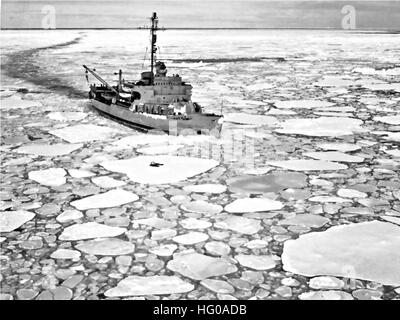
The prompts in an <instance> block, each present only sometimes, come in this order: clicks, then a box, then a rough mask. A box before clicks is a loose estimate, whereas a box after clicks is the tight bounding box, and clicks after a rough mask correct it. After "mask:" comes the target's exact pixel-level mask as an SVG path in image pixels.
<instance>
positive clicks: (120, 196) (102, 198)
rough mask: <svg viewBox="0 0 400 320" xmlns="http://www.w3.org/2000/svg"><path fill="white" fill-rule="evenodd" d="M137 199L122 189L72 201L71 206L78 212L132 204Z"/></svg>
mask: <svg viewBox="0 0 400 320" xmlns="http://www.w3.org/2000/svg"><path fill="white" fill-rule="evenodd" d="M138 199H139V197H138V196H137V195H136V194H134V193H132V192H129V191H126V190H122V189H116V190H110V191H107V192H105V193H101V194H96V195H94V196H89V197H87V198H83V199H80V200H76V201H73V202H71V205H72V206H74V207H75V208H77V209H78V210H87V209H94V208H112V207H117V206H120V205H123V204H126V203H130V202H134V201H136V200H138Z"/></svg>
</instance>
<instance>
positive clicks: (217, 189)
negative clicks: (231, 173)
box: [183, 183, 226, 193]
mask: <svg viewBox="0 0 400 320" xmlns="http://www.w3.org/2000/svg"><path fill="white" fill-rule="evenodd" d="M183 190H185V191H187V192H196V193H223V192H225V191H226V186H224V185H222V184H216V183H205V184H196V185H190V186H186V187H184V188H183Z"/></svg>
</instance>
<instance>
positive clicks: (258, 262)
mask: <svg viewBox="0 0 400 320" xmlns="http://www.w3.org/2000/svg"><path fill="white" fill-rule="evenodd" d="M235 259H236V260H237V261H238V262H239V263H240V264H241V265H242V266H244V267H247V268H251V269H255V270H268V269H272V268H274V267H275V265H276V263H275V261H274V260H273V259H272V258H271V257H270V256H265V255H252V254H239V255H237V256H235Z"/></svg>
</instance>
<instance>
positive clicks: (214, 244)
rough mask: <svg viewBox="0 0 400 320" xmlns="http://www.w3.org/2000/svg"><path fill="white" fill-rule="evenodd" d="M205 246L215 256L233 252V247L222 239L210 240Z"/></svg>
mask: <svg viewBox="0 0 400 320" xmlns="http://www.w3.org/2000/svg"><path fill="white" fill-rule="evenodd" d="M204 248H205V249H206V251H207V253H209V254H211V255H213V256H226V255H228V254H229V253H230V252H231V247H230V246H228V245H227V244H226V243H224V242H222V241H209V242H207V243H206V244H205V245H204Z"/></svg>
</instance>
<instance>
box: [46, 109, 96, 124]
mask: <svg viewBox="0 0 400 320" xmlns="http://www.w3.org/2000/svg"><path fill="white" fill-rule="evenodd" d="M87 115H88V114H87V113H84V112H72V111H64V112H50V113H49V114H47V116H48V117H49V118H50V119H52V120H57V121H63V122H68V121H80V120H82V119H84V118H85V117H87Z"/></svg>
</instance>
